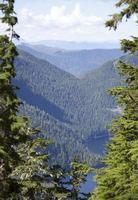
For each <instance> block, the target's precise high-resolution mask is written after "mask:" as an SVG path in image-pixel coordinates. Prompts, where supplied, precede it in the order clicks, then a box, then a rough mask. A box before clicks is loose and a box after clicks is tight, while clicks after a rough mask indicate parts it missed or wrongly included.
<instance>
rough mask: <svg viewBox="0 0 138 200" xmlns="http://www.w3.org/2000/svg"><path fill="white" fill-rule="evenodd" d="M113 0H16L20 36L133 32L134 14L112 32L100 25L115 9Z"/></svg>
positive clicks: (82, 37) (108, 37)
mask: <svg viewBox="0 0 138 200" xmlns="http://www.w3.org/2000/svg"><path fill="white" fill-rule="evenodd" d="M115 2H116V1H115V0H29V1H28V0H24V1H23V0H16V6H15V9H16V12H17V14H18V18H19V24H18V25H17V26H16V30H17V32H18V33H19V34H20V35H21V38H22V39H24V40H25V41H28V42H33V41H40V40H51V39H55V40H68V41H96V42H97V41H98V42H100V41H108V42H117V41H118V40H120V39H122V38H128V37H129V36H131V35H137V34H138V29H137V26H136V23H135V17H133V18H132V19H131V20H130V21H129V22H127V23H125V22H124V23H123V24H122V25H120V26H119V28H118V30H117V31H116V32H114V31H109V30H108V29H107V28H105V26H104V22H105V20H106V19H108V16H109V15H110V14H112V13H114V12H116V11H117V10H116V9H115V7H114V4H115Z"/></svg>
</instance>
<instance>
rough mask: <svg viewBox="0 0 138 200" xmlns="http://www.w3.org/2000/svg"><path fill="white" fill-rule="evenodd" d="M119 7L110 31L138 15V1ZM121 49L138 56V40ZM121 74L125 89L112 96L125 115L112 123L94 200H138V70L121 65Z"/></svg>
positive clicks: (115, 90)
mask: <svg viewBox="0 0 138 200" xmlns="http://www.w3.org/2000/svg"><path fill="white" fill-rule="evenodd" d="M116 6H117V7H121V8H122V10H121V12H120V13H117V14H114V15H113V16H112V18H111V20H109V21H107V22H106V26H107V27H110V28H114V29H115V30H116V29H117V27H118V25H119V23H120V22H121V21H122V20H123V19H124V18H126V19H128V18H130V17H131V16H132V15H134V14H138V0H131V1H128V0H120V1H119V2H118V3H117V4H116ZM137 23H138V21H137ZM121 48H122V50H124V52H127V53H130V54H135V56H138V53H137V52H138V37H132V38H131V39H130V40H126V39H124V40H122V41H121ZM118 70H119V72H120V74H121V75H122V76H123V77H124V81H125V85H124V86H120V87H115V88H113V89H111V90H110V93H111V94H112V95H114V96H115V98H116V100H117V103H118V104H119V106H120V107H122V114H121V116H119V117H117V118H116V119H115V120H113V122H112V125H111V132H112V133H113V137H112V139H111V141H110V143H109V145H108V148H107V155H106V157H105V158H104V161H103V162H104V164H105V168H102V169H101V170H100V171H98V172H97V188H96V190H95V192H94V193H93V194H92V197H91V199H92V200H135V199H138V66H134V65H132V64H131V63H125V62H123V61H119V63H118Z"/></svg>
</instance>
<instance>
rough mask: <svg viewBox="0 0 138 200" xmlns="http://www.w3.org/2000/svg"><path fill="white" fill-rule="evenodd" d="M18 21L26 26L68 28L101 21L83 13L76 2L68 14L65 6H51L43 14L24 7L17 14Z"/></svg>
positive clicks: (85, 25) (91, 24)
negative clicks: (47, 11) (37, 13)
mask: <svg viewBox="0 0 138 200" xmlns="http://www.w3.org/2000/svg"><path fill="white" fill-rule="evenodd" d="M19 22H20V23H21V24H23V25H24V26H25V27H26V28H31V27H34V28H36V29H37V28H38V27H39V28H48V29H69V28H80V27H87V26H93V25H96V24H97V23H98V24H99V23H101V22H102V19H101V18H100V17H97V16H85V15H83V14H82V13H81V10H80V5H79V4H76V5H75V8H74V9H73V11H72V12H71V13H69V14H67V9H66V7H65V6H53V7H52V8H51V10H50V12H49V13H48V14H45V15H42V14H39V15H36V14H35V13H32V12H30V11H29V10H28V9H26V8H25V9H22V10H21V12H20V14H19Z"/></svg>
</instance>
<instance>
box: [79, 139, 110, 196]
mask: <svg viewBox="0 0 138 200" xmlns="http://www.w3.org/2000/svg"><path fill="white" fill-rule="evenodd" d="M108 141H109V136H108V135H105V136H103V137H99V138H93V137H91V138H89V140H87V146H88V148H89V150H90V151H91V152H93V153H96V154H99V155H104V154H105V151H106V144H107V143H108ZM96 168H100V166H97V167H96ZM94 177H95V173H91V174H88V175H87V178H86V182H85V183H84V184H82V185H81V188H80V189H81V192H83V193H90V192H92V191H93V190H94V189H95V187H96V182H95V180H94Z"/></svg>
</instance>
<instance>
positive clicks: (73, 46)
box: [32, 40, 119, 50]
mask: <svg viewBox="0 0 138 200" xmlns="http://www.w3.org/2000/svg"><path fill="white" fill-rule="evenodd" d="M32 44H33V45H35V44H37V45H45V46H50V47H54V48H60V49H65V50H82V49H90V50H91V49H118V48H119V44H118V43H115V42H86V41H84V42H75V41H64V40H45V41H39V42H35V43H32Z"/></svg>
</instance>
